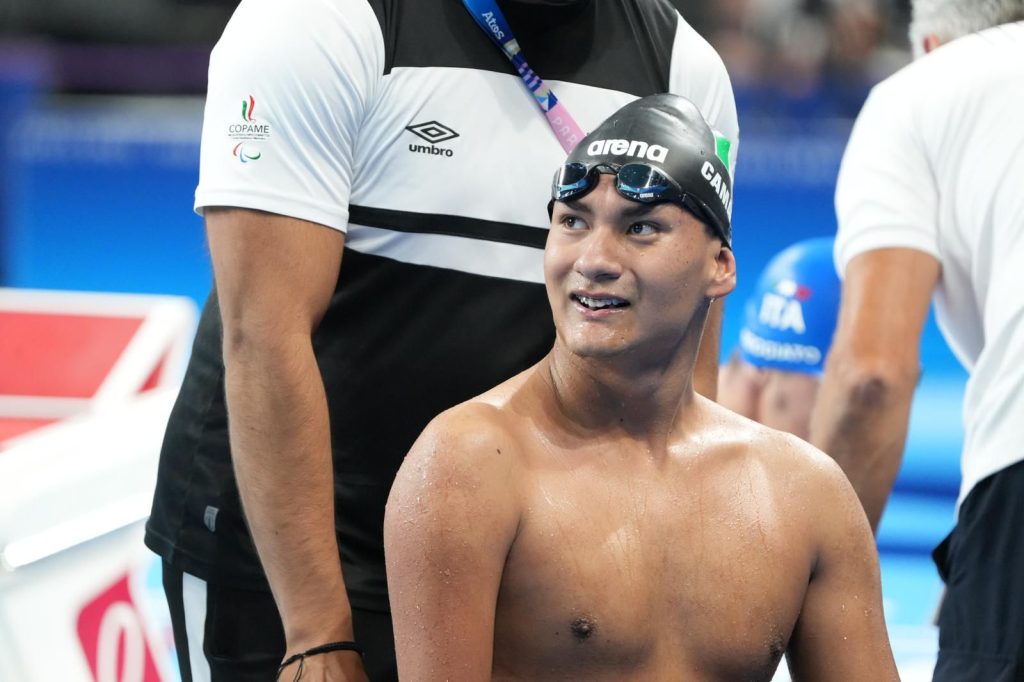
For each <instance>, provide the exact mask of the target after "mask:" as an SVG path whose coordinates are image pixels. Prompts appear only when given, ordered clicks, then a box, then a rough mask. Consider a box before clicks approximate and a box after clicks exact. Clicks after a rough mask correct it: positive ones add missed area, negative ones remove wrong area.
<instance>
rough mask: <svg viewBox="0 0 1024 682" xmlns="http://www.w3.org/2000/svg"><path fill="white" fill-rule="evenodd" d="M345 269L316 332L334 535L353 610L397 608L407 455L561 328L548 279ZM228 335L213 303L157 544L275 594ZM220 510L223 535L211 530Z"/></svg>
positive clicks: (352, 264) (382, 266)
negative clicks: (246, 474)
mask: <svg viewBox="0 0 1024 682" xmlns="http://www.w3.org/2000/svg"><path fill="white" fill-rule="evenodd" d="M342 263H343V266H342V268H341V275H340V277H339V279H338V285H337V289H336V291H335V294H334V298H333V299H332V301H331V304H330V308H329V310H328V312H327V314H326V315H325V317H324V319H323V320H322V322H321V323H320V327H319V328H318V329H317V331H316V333H315V334H314V337H313V345H314V350H315V352H316V355H317V361H318V363H319V365H320V372H321V375H322V376H323V377H324V384H325V388H326V391H327V395H328V396H330V399H329V404H328V407H329V410H330V421H331V435H332V445H333V448H334V452H335V458H334V461H335V470H336V472H337V474H338V475H337V476H336V479H337V481H336V484H335V485H336V490H337V495H338V500H339V503H338V506H337V508H336V515H337V517H336V526H337V529H338V534H339V540H340V543H341V546H342V548H343V549H344V551H343V552H342V561H343V562H344V566H345V582H346V583H347V585H348V588H349V592H350V597H351V600H352V603H353V604H354V605H355V606H359V607H362V608H367V609H371V610H377V611H387V610H388V604H387V591H386V582H385V577H384V554H383V543H382V542H381V537H382V534H383V523H384V503H385V501H386V500H387V495H388V493H389V492H390V486H391V481H392V480H393V479H394V475H395V473H396V472H397V471H398V467H399V466H400V465H401V463H402V459H403V458H404V457H405V454H406V453H407V452H408V451H409V448H410V447H411V446H412V443H413V441H415V439H416V437H417V436H418V435H419V433H420V431H422V430H423V428H424V427H425V426H426V425H427V423H428V422H429V421H430V420H431V419H432V418H433V417H434V416H435V415H437V414H438V413H440V412H443V411H444V410H446V409H448V408H449V407H452V406H454V405H456V404H458V403H460V402H462V401H464V400H466V399H468V398H471V397H472V396H475V395H478V394H480V393H482V392H484V391H486V390H488V389H490V388H491V387H493V386H495V385H496V384H498V383H500V382H502V381H504V380H505V379H508V378H509V377H511V376H513V375H514V374H516V373H518V372H520V371H522V370H524V369H526V368H527V367H529V366H531V365H533V364H534V363H536V362H537V361H538V360H540V359H541V358H542V357H543V356H544V355H545V354H546V353H547V351H548V350H549V349H550V348H551V345H552V344H553V343H554V324H553V322H552V320H551V311H550V308H549V307H548V303H547V297H546V294H545V291H544V287H543V285H540V284H531V283H525V282H517V281H513V280H506V279H499V278H495V277H484V276H480V275H471V274H467V273H462V272H457V271H454V270H446V269H443V268H434V267H425V266H418V265H409V264H405V263H400V262H398V261H393V260H390V259H386V258H381V257H379V256H370V255H366V254H362V253H359V252H357V251H352V250H350V249H346V250H345V253H344V256H343V258H342ZM467 292H468V294H467ZM385 311H386V314H385ZM221 338H222V329H221V324H220V312H219V308H218V306H217V299H216V297H215V296H211V297H210V299H209V300H208V301H207V303H206V306H205V308H204V310H203V316H202V318H201V319H200V323H199V330H198V332H197V335H196V341H195V344H194V346H193V352H192V358H191V360H190V363H189V369H188V372H187V374H186V379H185V383H184V384H183V386H182V389H181V393H180V394H179V396H178V400H177V402H176V403H175V406H174V409H173V411H172V416H171V420H170V424H169V426H168V430H167V434H166V435H165V440H164V453H163V456H162V457H161V460H160V467H161V470H160V476H159V478H158V487H157V493H156V496H155V498H154V509H153V514H152V516H151V517H150V520H149V523H148V524H147V528H146V544H147V545H148V546H149V547H150V548H151V549H153V550H154V551H156V552H158V553H159V554H161V555H163V556H164V558H165V559H167V560H169V561H171V562H173V563H174V564H175V565H176V566H178V567H180V568H182V569H184V570H185V571H187V572H188V573H192V574H194V575H197V576H199V577H202V578H204V579H206V580H209V581H211V582H212V581H219V580H230V581H232V583H233V584H234V585H235V586H237V587H252V588H262V589H266V579H265V578H264V577H263V573H262V570H261V569H260V567H259V563H258V560H257V558H256V554H255V549H254V547H253V544H252V539H251V537H250V535H249V533H248V529H247V527H246V524H245V518H244V516H243V514H242V509H241V503H240V500H239V496H238V488H237V484H236V483H235V479H234V472H233V470H232V466H231V458H230V454H229V451H228V442H227V410H226V407H225V404H224V384H223V373H224V365H223V357H222V355H221ZM392 415H401V417H402V418H401V419H393V418H392ZM210 506H212V507H216V508H217V517H216V525H215V528H216V530H215V531H211V530H210V529H209V528H208V527H207V525H205V524H204V514H205V512H206V510H207V508H208V507H210Z"/></svg>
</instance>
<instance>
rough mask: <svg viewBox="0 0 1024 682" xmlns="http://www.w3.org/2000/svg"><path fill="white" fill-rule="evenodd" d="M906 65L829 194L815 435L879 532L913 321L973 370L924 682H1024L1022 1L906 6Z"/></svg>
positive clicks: (863, 117) (914, 341) (870, 112)
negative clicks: (935, 331)
mask: <svg viewBox="0 0 1024 682" xmlns="http://www.w3.org/2000/svg"><path fill="white" fill-rule="evenodd" d="M911 39H912V42H913V44H914V47H915V50H916V52H917V54H918V57H919V58H918V59H917V60H915V61H914V62H913V63H912V64H910V65H908V66H907V67H905V68H904V69H902V70H901V71H899V72H897V73H896V74H894V75H893V76H892V77H890V78H889V79H887V80H885V81H884V82H882V83H880V84H879V85H877V86H876V87H875V88H874V90H873V91H872V93H871V95H870V96H869V98H868V100H867V102H866V103H865V105H864V108H863V110H862V111H861V113H860V115H859V117H858V119H857V122H856V125H855V126H854V129H853V133H852V135H851V137H850V141H849V145H848V147H847V149H846V153H845V156H844V158H843V162H842V166H841V168H840V172H839V180H838V185H837V189H836V211H837V215H838V220H839V231H838V234H837V238H836V247H835V258H836V265H837V268H838V270H839V271H840V273H841V275H842V276H843V277H844V282H843V295H842V304H841V308H840V315H839V325H838V329H837V331H836V337H835V340H834V343H833V346H832V351H831V354H830V355H829V358H828V361H827V364H826V370H825V375H824V379H823V383H822V386H821V392H820V394H819V399H818V401H817V405H816V408H815V412H814V415H813V416H812V421H811V442H812V443H813V444H814V445H816V446H817V447H819V448H821V449H822V450H824V451H825V452H828V453H829V454H831V455H832V456H833V457H835V458H836V460H838V462H839V463H840V465H841V466H842V467H843V469H844V470H845V471H846V474H847V475H848V476H849V477H850V480H851V482H852V483H853V485H854V488H855V489H856V490H857V492H858V495H859V496H860V499H861V502H862V504H863V505H864V508H865V510H866V512H867V515H868V518H869V520H870V521H871V523H872V525H873V526H875V527H877V525H878V522H879V519H880V518H881V516H882V511H883V509H884V506H885V502H886V499H887V497H888V495H889V493H890V490H891V488H892V484H893V480H894V479H895V477H896V474H897V471H898V469H899V466H900V460H901V456H902V451H903V446H904V441H905V438H906V432H907V421H908V415H909V411H910V404H911V399H912V396H913V392H914V386H915V384H916V383H917V379H918V375H919V365H918V346H919V341H920V334H921V329H922V326H923V324H924V321H925V318H926V316H927V312H928V305H929V300H930V299H931V298H932V297H933V296H934V300H935V308H936V314H937V319H938V323H939V326H940V328H941V330H942V332H943V335H944V336H945V338H946V340H947V342H948V344H949V345H950V347H951V348H952V350H953V352H954V353H955V354H956V355H957V357H958V358H959V359H960V361H961V362H962V363H963V365H964V367H965V368H967V370H968V371H969V372H970V375H971V376H970V381H969V384H968V387H967V392H966V395H965V399H964V411H963V414H964V425H965V442H964V449H963V455H962V471H963V483H962V487H961V492H960V497H959V500H958V518H957V524H956V527H955V529H954V531H953V532H952V533H951V534H950V536H949V537H948V538H947V539H946V540H945V541H944V542H943V543H942V544H941V545H940V546H939V547H938V548H937V549H936V552H935V559H936V564H937V565H938V567H939V572H940V574H941V575H942V576H943V578H944V580H945V581H946V585H947V593H946V597H945V599H944V602H943V605H942V608H941V611H940V614H939V629H940V635H939V649H940V651H939V658H938V663H937V666H936V670H935V680H939V681H942V680H957V682H965V681H966V682H970V681H971V680H979V681H980V680H984V681H985V682H993V681H999V680H1020V679H1024V592H1022V591H1021V590H1020V583H1021V580H1022V577H1024V542H1022V541H1021V531H1020V527H1021V525H1020V524H1021V521H1022V520H1024V461H1022V460H1024V158H1022V153H1024V1H1022V0H987V1H985V2H979V1H977V0H915V1H914V3H913V21H912V25H911Z"/></svg>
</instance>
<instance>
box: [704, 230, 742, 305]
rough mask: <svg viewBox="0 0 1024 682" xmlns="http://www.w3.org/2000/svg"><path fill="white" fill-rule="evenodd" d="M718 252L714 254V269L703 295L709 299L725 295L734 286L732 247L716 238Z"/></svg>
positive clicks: (734, 257)
mask: <svg viewBox="0 0 1024 682" xmlns="http://www.w3.org/2000/svg"><path fill="white" fill-rule="evenodd" d="M715 243H716V244H717V245H718V253H717V254H716V255H715V271H714V273H713V274H712V276H711V281H710V282H708V288H707V291H705V292H704V295H705V296H707V297H708V298H709V299H716V298H721V297H722V296H725V295H726V294H728V293H729V292H731V291H732V290H733V289H735V288H736V256H735V255H734V254H733V252H732V249H730V248H729V247H727V246H724V245H722V244H721V242H718V241H717V240H716V241H715Z"/></svg>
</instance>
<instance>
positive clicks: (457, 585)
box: [384, 405, 519, 682]
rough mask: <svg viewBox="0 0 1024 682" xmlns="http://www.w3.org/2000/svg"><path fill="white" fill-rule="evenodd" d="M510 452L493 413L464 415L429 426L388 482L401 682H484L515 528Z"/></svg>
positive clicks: (466, 409)
mask: <svg viewBox="0 0 1024 682" xmlns="http://www.w3.org/2000/svg"><path fill="white" fill-rule="evenodd" d="M514 450H515V448H514V445H513V444H512V443H511V442H510V440H509V436H508V435H507V433H506V432H505V431H504V430H503V429H502V428H501V427H500V425H498V424H497V423H496V421H495V415H494V412H493V408H490V407H488V406H482V405H469V406H467V405H464V406H461V407H459V408H456V409H455V410H451V411H449V412H447V413H445V414H442V415H441V416H439V417H438V418H437V419H435V420H434V421H433V422H431V424H430V426H428V427H427V430H426V431H424V433H423V434H422V435H421V436H420V438H419V439H418V440H417V441H416V444H415V445H414V446H413V448H412V450H411V451H410V452H409V455H408V456H407V457H406V459H405V462H404V463H403V464H402V468H401V470H400V471H399V472H398V476H397V478H396V479H395V483H394V486H393V487H392V489H391V495H390V497H389V498H388V505H387V511H386V513H385V518H384V551H385V557H386V561H387V575H388V588H389V593H390V598H391V613H392V616H393V619H394V629H395V648H396V652H397V657H398V670H399V674H400V676H401V679H402V680H403V682H406V681H409V680H413V681H415V680H444V679H452V680H484V679H490V677H491V665H492V658H493V643H494V617H495V606H496V603H497V598H498V590H499V586H500V584H501V577H502V570H503V568H504V564H505V559H506V556H507V555H508V551H509V548H510V547H511V544H512V541H513V539H514V537H515V534H516V531H517V529H518V523H519V507H518V502H517V497H516V486H515V483H514V476H515V471H516V467H515V465H514V461H513V459H512V457H513V453H514Z"/></svg>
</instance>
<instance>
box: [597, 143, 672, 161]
mask: <svg viewBox="0 0 1024 682" xmlns="http://www.w3.org/2000/svg"><path fill="white" fill-rule="evenodd" d="M587 154H589V155H590V156H607V155H608V154H614V155H615V156H633V157H636V158H638V159H647V160H648V161H657V162H658V163H664V161H665V157H667V156H668V148H667V147H662V146H661V145H660V144H648V143H646V142H644V141H643V140H594V141H593V142H591V143H590V144H589V145H588V146H587Z"/></svg>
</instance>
